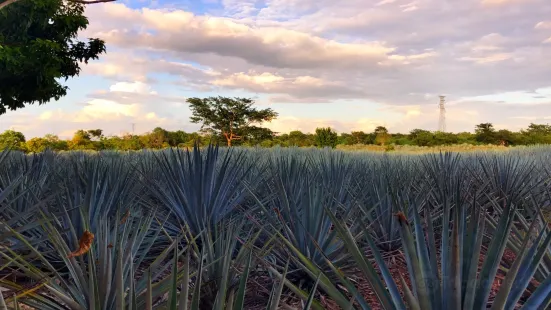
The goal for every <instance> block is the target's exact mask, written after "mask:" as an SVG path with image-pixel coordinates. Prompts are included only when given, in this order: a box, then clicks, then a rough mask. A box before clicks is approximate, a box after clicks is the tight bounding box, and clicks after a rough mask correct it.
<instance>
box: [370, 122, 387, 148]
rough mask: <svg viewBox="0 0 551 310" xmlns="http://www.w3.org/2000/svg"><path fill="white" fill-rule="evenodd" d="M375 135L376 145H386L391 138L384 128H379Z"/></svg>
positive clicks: (376, 129)
mask: <svg viewBox="0 0 551 310" xmlns="http://www.w3.org/2000/svg"><path fill="white" fill-rule="evenodd" d="M373 133H374V134H375V144H379V145H385V144H386V143H388V141H390V138H391V136H390V134H389V133H388V129H386V127H384V126H377V127H376V128H375V130H374V131H373Z"/></svg>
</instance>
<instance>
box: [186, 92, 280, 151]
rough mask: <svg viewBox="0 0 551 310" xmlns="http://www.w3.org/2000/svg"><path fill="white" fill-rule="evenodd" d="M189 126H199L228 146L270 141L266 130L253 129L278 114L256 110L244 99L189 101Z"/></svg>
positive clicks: (220, 98) (269, 135)
mask: <svg viewBox="0 0 551 310" xmlns="http://www.w3.org/2000/svg"><path fill="white" fill-rule="evenodd" d="M187 102H188V103H189V105H190V108H191V113H192V116H191V118H190V120H191V122H192V123H201V129H202V130H203V131H205V132H208V133H213V134H215V135H218V136H220V137H222V138H223V139H224V140H225V141H226V143H227V145H228V146H232V144H233V141H235V140H238V141H247V140H259V139H263V138H266V137H272V136H273V133H272V131H271V130H269V129H267V128H262V127H258V126H255V125H254V124H259V125H260V124H262V123H263V122H270V121H272V120H273V119H275V118H276V117H277V116H278V114H277V113H276V112H275V111H273V110H272V109H270V108H267V109H262V110H257V109H256V108H255V107H254V101H253V100H252V99H247V98H227V97H209V98H203V99H201V98H188V99H187Z"/></svg>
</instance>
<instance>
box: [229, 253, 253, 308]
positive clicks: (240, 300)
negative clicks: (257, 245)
mask: <svg viewBox="0 0 551 310" xmlns="http://www.w3.org/2000/svg"><path fill="white" fill-rule="evenodd" d="M252 257H253V253H252V250H250V253H249V259H248V260H247V265H246V266H245V269H244V270H243V273H242V274H241V280H240V283H239V289H238V291H237V297H236V299H235V303H234V309H236V310H241V309H244V308H243V307H244V305H245V292H246V291H245V290H246V288H247V279H248V278H249V270H250V268H251V261H252Z"/></svg>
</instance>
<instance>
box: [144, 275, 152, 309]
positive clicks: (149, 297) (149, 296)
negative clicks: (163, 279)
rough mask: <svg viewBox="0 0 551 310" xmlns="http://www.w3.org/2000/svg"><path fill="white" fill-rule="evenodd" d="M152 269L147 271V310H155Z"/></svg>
mask: <svg viewBox="0 0 551 310" xmlns="http://www.w3.org/2000/svg"><path fill="white" fill-rule="evenodd" d="M151 281H152V280H151V269H147V291H146V293H145V294H146V298H145V310H153V288H152V287H151Z"/></svg>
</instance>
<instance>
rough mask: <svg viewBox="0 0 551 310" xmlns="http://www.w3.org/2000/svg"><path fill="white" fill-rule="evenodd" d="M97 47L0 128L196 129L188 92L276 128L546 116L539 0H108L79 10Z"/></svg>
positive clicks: (459, 126) (450, 123)
mask: <svg viewBox="0 0 551 310" xmlns="http://www.w3.org/2000/svg"><path fill="white" fill-rule="evenodd" d="M85 15H86V16H87V17H88V18H89V21H90V24H89V26H88V29H87V30H85V31H83V32H82V33H81V34H80V36H81V37H82V38H87V37H98V38H100V39H103V40H105V41H106V45H107V53H106V54H102V55H100V59H99V60H95V61H91V62H90V63H89V64H88V65H84V66H83V68H82V72H81V74H80V76H78V77H76V78H73V79H70V80H68V81H67V82H66V83H64V84H66V85H68V86H69V88H70V89H69V91H68V95H67V96H66V97H64V98H62V99H61V100H59V101H58V102H55V101H54V102H50V103H47V104H45V105H42V106H38V105H36V104H35V105H29V106H27V107H25V108H23V109H20V110H18V111H15V112H14V111H8V112H7V113H6V114H4V115H2V116H0V132H3V131H5V130H7V129H10V128H13V129H14V130H16V131H20V132H23V133H24V134H25V136H26V137H43V136H44V135H45V134H47V133H52V134H55V135H57V136H59V137H60V138H67V137H68V138H70V137H71V136H72V134H73V133H74V132H75V131H77V130H79V129H85V130H87V129H92V128H100V129H103V130H104V133H105V135H119V134H120V133H121V132H122V131H128V132H131V130H132V123H134V124H135V132H136V134H143V133H145V132H149V131H151V130H153V129H154V128H155V127H162V128H164V129H166V130H171V131H175V130H183V131H186V132H194V131H198V129H199V125H197V124H191V122H190V121H189V116H190V115H191V113H190V111H189V108H188V106H187V104H186V103H185V100H186V98H188V97H208V96H218V95H220V96H228V97H248V98H253V99H255V100H256V102H257V105H258V106H259V107H260V108H263V107H270V108H272V109H274V110H275V111H277V112H278V113H279V117H278V119H276V120H274V121H273V122H272V123H265V124H266V127H268V128H270V129H272V130H274V131H276V132H286V133H288V132H290V131H293V130H300V131H302V132H305V133H311V132H313V131H314V130H315V128H317V127H332V128H334V129H335V130H336V131H337V132H339V133H342V132H347V133H349V132H351V131H364V132H371V131H373V129H374V128H375V127H376V126H385V127H386V128H388V130H389V131H390V132H394V133H408V132H409V131H410V130H412V129H417V128H418V129H424V130H429V131H436V130H437V129H438V113H439V111H438V101H439V100H438V96H439V95H445V96H446V99H447V102H446V110H447V114H446V121H447V131H449V132H455V133H457V132H473V131H474V127H475V125H476V124H479V123H487V122H488V123H493V124H494V126H495V128H496V129H497V130H499V129H509V130H511V131H518V130H519V129H522V128H526V127H527V126H528V125H529V124H530V123H536V124H547V123H548V122H549V119H551V75H550V74H549V73H550V72H551V57H549V55H551V18H550V17H549V16H551V2H549V1H545V0H528V1H518V0H465V1H461V2H460V3H459V2H458V3H455V4H454V5H453V6H451V5H448V4H446V3H444V2H442V1H437V0H417V1H402V0H382V1H360V0H349V1H344V2H343V3H333V2H332V1H313V0H302V1H297V0H279V1H275V0H270V1H261V0H258V1H254V0H250V1H234V0H221V1H218V0H203V1H184V2H183V3H179V4H176V3H173V2H170V1H162V0H161V1H142V0H137V1H117V2H115V3H105V4H94V5H89V6H87V8H86V14H85Z"/></svg>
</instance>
